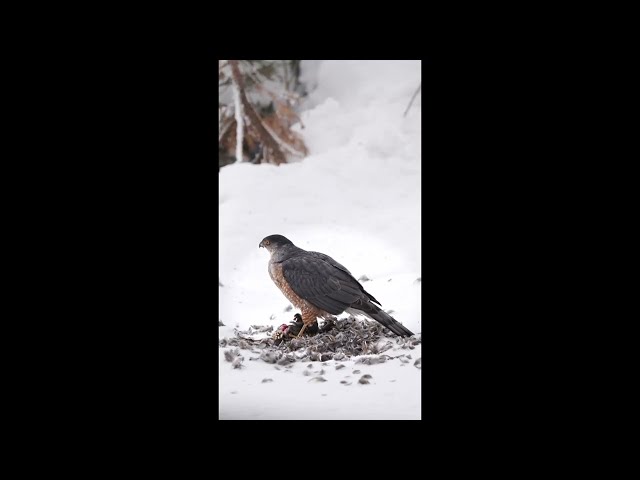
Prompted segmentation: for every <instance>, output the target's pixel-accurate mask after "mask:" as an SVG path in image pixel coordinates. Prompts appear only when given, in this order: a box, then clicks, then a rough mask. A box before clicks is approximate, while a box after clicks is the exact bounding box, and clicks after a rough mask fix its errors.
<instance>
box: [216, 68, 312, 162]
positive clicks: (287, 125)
mask: <svg viewBox="0 0 640 480" xmlns="http://www.w3.org/2000/svg"><path fill="white" fill-rule="evenodd" d="M300 62H301V61H300V60H220V61H218V91H219V103H218V169H220V168H221V167H223V166H225V165H228V164H230V163H234V162H250V163H255V164H257V163H273V164H275V165H280V164H281V163H286V162H287V161H288V160H290V159H291V158H292V157H297V158H303V157H305V156H306V155H307V148H306V146H305V144H304V142H303V141H302V138H300V136H299V135H298V134H296V132H294V131H292V130H291V127H292V126H293V125H295V124H296V123H300V125H301V128H304V125H302V121H301V120H300V117H299V116H298V114H297V113H296V108H297V107H298V106H299V103H300V100H301V98H302V97H303V96H304V95H306V92H305V90H304V86H303V85H302V84H301V83H300V80H299V79H300Z"/></svg>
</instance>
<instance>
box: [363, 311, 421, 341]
mask: <svg viewBox="0 0 640 480" xmlns="http://www.w3.org/2000/svg"><path fill="white" fill-rule="evenodd" d="M369 315H370V316H371V318H373V319H374V320H377V321H378V322H380V323H381V324H382V325H384V326H385V327H387V328H388V329H389V330H391V331H392V332H393V333H395V334H396V335H399V336H401V337H410V336H411V335H413V332H412V331H411V330H409V329H408V328H407V327H405V326H404V325H402V324H401V323H400V322H398V321H396V320H395V319H394V318H393V317H392V316H391V315H389V314H388V313H387V312H385V311H384V310H380V311H378V312H375V313H369Z"/></svg>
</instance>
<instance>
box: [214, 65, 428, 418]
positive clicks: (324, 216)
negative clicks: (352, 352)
mask: <svg viewBox="0 0 640 480" xmlns="http://www.w3.org/2000/svg"><path fill="white" fill-rule="evenodd" d="M302 68H303V78H305V79H307V80H308V79H309V78H310V77H311V76H313V78H315V84H317V88H316V89H315V90H314V91H313V92H312V93H311V94H310V95H309V97H308V99H307V102H306V107H307V108H308V109H307V110H306V111H304V112H303V114H302V115H301V117H302V121H303V123H304V126H305V128H304V129H300V130H299V132H300V133H301V134H302V135H303V137H304V140H305V142H306V144H307V146H308V148H309V151H310V154H309V156H308V157H306V158H305V159H303V160H302V161H299V162H295V163H289V164H285V165H281V166H274V165H250V164H234V165H229V166H226V167H223V168H222V169H221V171H220V173H219V184H220V198H219V225H220V252H219V260H220V271H219V278H220V282H221V283H222V284H223V285H224V286H222V287H219V294H220V296H219V298H220V311H219V318H220V320H222V321H223V322H224V324H225V325H226V326H225V327H220V328H219V337H220V338H224V337H231V336H233V335H234V333H233V327H239V328H240V329H242V330H245V329H247V328H249V326H251V325H273V326H274V328H275V327H277V326H278V325H280V324H282V323H289V322H290V321H291V320H292V318H293V313H295V312H294V311H287V312H285V308H286V307H288V306H289V302H288V301H287V299H286V298H285V297H284V296H283V295H282V293H281V292H280V291H279V290H278V288H277V287H276V286H275V285H274V284H273V282H272V281H271V279H270V278H269V274H268V272H267V262H268V260H269V254H268V252H267V251H266V250H265V249H259V248H258V244H259V243H260V241H261V240H262V239H263V238H264V237H266V236H268V235H271V234H276V233H277V234H281V235H284V236H286V237H287V238H289V239H290V240H291V241H292V242H293V243H294V244H296V245H297V246H299V247H301V248H304V249H306V250H314V251H318V252H322V253H325V254H327V255H329V256H331V257H333V258H334V259H335V260H337V261H338V262H340V263H342V264H343V265H344V266H345V267H347V268H348V269H349V270H350V271H351V272H352V273H353V275H354V276H355V278H359V277H360V276H362V275H366V276H367V277H369V278H370V279H371V281H368V282H366V283H364V284H363V286H364V288H365V289H366V290H367V291H368V292H369V293H371V294H372V295H373V296H374V297H376V298H377V299H378V300H379V301H380V302H381V303H382V307H383V308H384V309H385V310H390V309H392V310H394V313H393V314H392V315H393V317H394V318H396V319H397V320H398V321H400V322H402V323H403V324H404V325H405V326H407V327H408V328H409V329H410V330H412V331H413V332H414V333H416V334H419V333H421V332H422V319H421V312H420V292H421V290H420V282H419V281H417V279H418V278H420V277H421V276H422V272H421V271H420V255H421V252H420V231H421V229H420V167H421V165H420V148H421V138H420V133H421V130H420V121H421V111H420V105H421V94H418V96H417V97H416V99H415V101H414V103H413V105H412V107H411V109H410V111H409V112H408V114H407V116H406V117H403V113H404V111H405V109H406V108H407V105H408V104H409V101H410V99H411V97H412V95H413V93H414V92H415V90H416V89H417V87H418V85H419V84H420V81H421V74H420V61H345V60H340V61H322V62H317V61H314V62H309V63H306V62H303V63H302ZM305 68H306V71H305ZM305 75H306V77H305ZM421 349H422V346H421V345H417V346H416V347H415V349H413V350H410V351H409V352H407V351H402V352H401V353H410V354H411V356H412V359H413V360H415V359H418V358H421V356H422V355H421ZM219 350H220V352H219V356H220V370H219V374H220V375H219V392H220V396H219V399H220V403H219V405H220V411H219V417H220V419H420V416H421V411H420V405H421V402H420V394H421V388H420V378H421V375H420V373H421V370H419V369H418V368H415V367H414V365H413V360H412V361H411V362H409V363H401V362H399V361H398V360H393V361H387V362H385V363H382V364H376V365H363V364H355V363H354V362H355V361H356V359H351V360H350V361H347V362H337V361H333V360H330V361H328V362H326V364H324V365H323V364H321V363H320V362H313V367H312V368H311V369H307V365H308V364H309V363H311V362H306V363H299V362H296V363H295V364H293V366H292V368H282V367H279V369H276V365H274V364H269V363H265V362H263V361H261V360H256V361H249V359H248V358H247V356H252V357H253V356H255V355H247V354H246V353H244V354H243V355H244V356H245V361H244V362H243V365H244V367H243V368H241V369H234V368H233V367H232V365H231V363H229V362H226V361H225V359H224V350H226V349H225V348H220V349H219ZM386 353H388V354H390V355H397V354H398V353H397V352H392V351H389V352H386ZM338 363H343V364H344V365H345V366H346V368H341V369H339V370H337V369H336V368H335V367H336V365H337V364H338ZM321 369H323V370H324V374H323V377H324V378H325V379H326V380H327V381H326V382H318V383H316V382H314V381H311V382H310V381H309V380H310V379H312V378H313V376H305V375H303V373H302V372H303V371H304V370H311V371H312V372H318V371H319V370H321ZM354 370H360V373H359V374H353V373H352V372H353V371H354ZM363 374H369V375H371V376H372V378H371V379H370V383H369V384H360V383H358V379H359V378H360V377H361V376H362V375H363ZM347 376H348V377H350V378H346V381H347V383H350V385H349V384H344V383H340V381H341V380H345V377H347ZM265 378H271V379H272V381H271V382H266V383H262V380H263V379H265Z"/></svg>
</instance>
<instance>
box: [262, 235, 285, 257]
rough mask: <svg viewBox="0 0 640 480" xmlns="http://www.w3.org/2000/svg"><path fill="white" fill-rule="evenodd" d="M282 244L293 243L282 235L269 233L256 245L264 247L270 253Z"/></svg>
mask: <svg viewBox="0 0 640 480" xmlns="http://www.w3.org/2000/svg"><path fill="white" fill-rule="evenodd" d="M284 245H293V243H292V242H291V240H289V239H288V238H287V237H283V236H282V235H269V236H268V237H264V238H263V239H262V241H261V242H260V244H259V245H258V247H264V248H266V249H267V250H268V251H269V252H270V253H271V252H274V251H275V250H277V249H278V248H280V247H282V246H284Z"/></svg>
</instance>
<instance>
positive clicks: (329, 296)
mask: <svg viewBox="0 0 640 480" xmlns="http://www.w3.org/2000/svg"><path fill="white" fill-rule="evenodd" d="M258 247H264V248H266V249H267V250H268V251H269V254H270V255H271V258H270V259H269V275H270V276H271V279H272V280H273V282H274V283H275V284H276V286H277V287H278V288H279V289H280V290H281V291H282V293H283V294H284V296H285V297H287V299H288V300H289V301H290V302H291V303H292V305H293V306H294V307H296V308H297V309H299V310H300V312H301V313H302V322H303V323H304V325H303V327H302V329H301V330H300V333H299V334H298V337H300V336H301V335H302V334H303V333H304V331H305V329H307V328H308V327H310V326H311V325H313V324H314V322H315V321H316V318H330V317H331V316H332V315H338V314H340V313H342V312H344V311H347V312H349V313H351V314H355V315H357V314H362V315H366V316H367V317H369V318H371V319H372V320H376V321H378V322H380V323H381V324H382V325H384V326H385V327H387V328H388V329H389V330H391V331H392V332H393V333H395V334H396V335H399V336H401V337H404V336H411V335H413V333H412V332H411V331H410V330H409V329H408V328H407V327H405V326H403V325H402V324H401V323H399V322H397V321H396V320H395V319H394V318H393V317H391V316H390V315H389V314H387V313H386V312H385V311H383V310H382V309H381V308H380V307H381V305H380V302H378V300H376V299H375V298H373V295H371V294H370V293H368V292H366V291H365V289H364V288H363V287H362V285H360V283H359V282H358V281H357V280H356V279H355V278H353V275H351V272H349V270H347V269H346V268H345V267H344V266H342V265H340V264H339V263H338V262H336V261H335V260H334V259H333V258H331V257H329V256H328V255H325V254H323V253H318V252H308V251H306V250H303V249H302V248H298V247H296V246H295V245H294V244H293V243H292V242H291V240H289V239H288V238H286V237H283V236H282V235H269V236H268V237H265V238H264V239H263V240H262V241H261V242H260V244H259V245H258Z"/></svg>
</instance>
